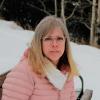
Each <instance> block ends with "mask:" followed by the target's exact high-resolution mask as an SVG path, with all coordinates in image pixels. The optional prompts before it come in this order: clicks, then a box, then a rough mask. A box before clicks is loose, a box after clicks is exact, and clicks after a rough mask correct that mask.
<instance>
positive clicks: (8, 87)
mask: <svg viewBox="0 0 100 100" xmlns="http://www.w3.org/2000/svg"><path fill="white" fill-rule="evenodd" d="M69 41H70V40H69V36H68V31H67V29H66V26H65V25H64V24H63V21H62V20H61V19H60V18H57V17H55V16H47V17H45V18H44V19H43V20H41V21H40V23H39V24H38V25H37V27H36V29H35V34H34V36H33V39H32V41H31V43H30V46H29V48H28V49H27V50H26V51H25V53H24V56H23V57H22V59H21V61H20V62H19V63H18V64H17V65H16V67H15V68H14V69H13V70H12V71H11V72H10V73H9V74H8V75H7V78H6V80H5V82H4V84H3V95H2V100H76V93H75V89H74V82H73V77H74V76H75V75H79V73H78V71H77V68H76V65H75V63H74V61H73V58H72V55H71V50H70V43H69Z"/></svg>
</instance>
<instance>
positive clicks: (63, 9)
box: [61, 0, 66, 25]
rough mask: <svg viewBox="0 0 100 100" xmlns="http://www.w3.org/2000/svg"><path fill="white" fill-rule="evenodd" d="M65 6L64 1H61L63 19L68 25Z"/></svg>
mask: <svg viewBox="0 0 100 100" xmlns="http://www.w3.org/2000/svg"><path fill="white" fill-rule="evenodd" d="M64 11H65V6H64V0H61V18H62V20H63V22H64V24H65V25H66V20H65V12H64Z"/></svg>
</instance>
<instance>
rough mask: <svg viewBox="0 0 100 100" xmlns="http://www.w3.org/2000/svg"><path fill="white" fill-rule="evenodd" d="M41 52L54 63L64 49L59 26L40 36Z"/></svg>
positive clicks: (63, 38)
mask: <svg viewBox="0 0 100 100" xmlns="http://www.w3.org/2000/svg"><path fill="white" fill-rule="evenodd" d="M42 49H43V54H44V55H45V56H46V57H47V58H48V59H50V60H51V61H52V62H53V63H54V64H55V65H56V64H57V63H58V61H59V59H60V57H61V56H62V55H63V53H64V50H65V37H64V35H63V32H62V30H61V29H60V28H54V29H53V30H51V31H49V32H48V34H47V35H46V36H45V37H43V38H42Z"/></svg>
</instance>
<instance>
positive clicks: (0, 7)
mask: <svg viewBox="0 0 100 100" xmlns="http://www.w3.org/2000/svg"><path fill="white" fill-rule="evenodd" d="M4 1H5V0H2V2H1V4H0V10H1V9H2V6H3V4H4Z"/></svg>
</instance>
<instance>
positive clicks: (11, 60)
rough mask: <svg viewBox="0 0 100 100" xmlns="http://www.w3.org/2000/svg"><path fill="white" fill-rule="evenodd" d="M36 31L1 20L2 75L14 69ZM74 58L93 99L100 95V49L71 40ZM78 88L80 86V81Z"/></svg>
mask: <svg viewBox="0 0 100 100" xmlns="http://www.w3.org/2000/svg"><path fill="white" fill-rule="evenodd" d="M33 34H34V32H32V31H28V30H23V29H22V28H21V27H19V26H17V25H16V24H15V23H14V22H8V21H4V20H0V75H1V74H3V73H5V72H6V71H8V70H10V69H12V68H13V67H14V65H16V63H17V62H18V61H19V59H20V57H21V56H22V54H23V51H24V50H25V48H27V45H28V43H29V42H30V40H31V38H32V36H33ZM71 47H72V52H73V55H74V59H75V61H76V63H77V65H78V68H79V70H80V73H81V75H82V76H83V77H84V82H85V89H92V90H93V97H92V100H99V99H100V95H99V91H100V87H99V85H100V79H99V76H100V49H97V48H94V47H90V46H86V45H77V44H75V43H72V42H71ZM77 81H78V80H77V79H76V80H75V83H76V88H77V87H80V83H78V84H77Z"/></svg>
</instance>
